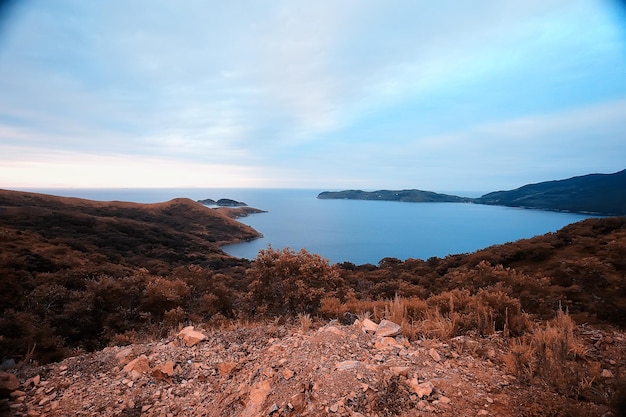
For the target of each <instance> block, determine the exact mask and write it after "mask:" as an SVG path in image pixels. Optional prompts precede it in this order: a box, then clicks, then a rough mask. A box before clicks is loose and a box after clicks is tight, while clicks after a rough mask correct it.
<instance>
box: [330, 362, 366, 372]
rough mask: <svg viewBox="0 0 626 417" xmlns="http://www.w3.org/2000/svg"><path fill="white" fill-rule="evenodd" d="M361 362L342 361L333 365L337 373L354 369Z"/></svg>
mask: <svg viewBox="0 0 626 417" xmlns="http://www.w3.org/2000/svg"><path fill="white" fill-rule="evenodd" d="M360 363H361V362H359V361H343V362H337V364H336V365H335V368H336V369H337V370H338V371H347V370H348V369H354V368H356V367H357V366H359V364H360Z"/></svg>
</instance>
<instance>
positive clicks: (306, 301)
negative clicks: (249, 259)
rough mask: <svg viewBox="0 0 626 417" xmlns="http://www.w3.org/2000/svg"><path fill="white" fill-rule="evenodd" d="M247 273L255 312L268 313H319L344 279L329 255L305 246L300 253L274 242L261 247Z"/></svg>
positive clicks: (251, 302) (250, 296)
mask: <svg viewBox="0 0 626 417" xmlns="http://www.w3.org/2000/svg"><path fill="white" fill-rule="evenodd" d="M247 274H248V277H249V278H250V280H251V284H250V293H249V297H248V300H249V303H250V309H251V312H256V313H261V314H263V313H265V314H268V315H280V314H297V313H315V312H317V310H318V309H319V307H320V302H321V299H322V298H323V297H327V296H332V295H334V294H335V293H336V290H337V288H338V287H339V286H340V282H341V278H340V277H339V273H338V271H337V270H336V269H335V268H334V267H333V266H331V265H330V264H329V261H328V260H327V259H324V258H322V257H321V256H319V255H317V254H311V253H309V252H308V251H306V250H305V249H302V250H300V251H299V252H297V253H296V252H294V251H293V250H291V249H289V248H284V249H282V250H274V249H272V247H271V246H270V247H268V248H267V249H265V250H260V251H259V254H258V256H257V258H256V259H255V260H254V262H253V263H252V267H251V268H250V269H249V270H248V272H247Z"/></svg>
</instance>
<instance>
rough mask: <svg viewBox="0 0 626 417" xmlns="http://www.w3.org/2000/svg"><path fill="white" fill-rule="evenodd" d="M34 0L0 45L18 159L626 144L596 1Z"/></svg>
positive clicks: (392, 163) (264, 172) (307, 161)
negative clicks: (588, 139)
mask: <svg viewBox="0 0 626 417" xmlns="http://www.w3.org/2000/svg"><path fill="white" fill-rule="evenodd" d="M25 4H26V5H24V6H21V7H16V10H15V13H14V14H13V15H14V16H15V18H14V20H13V22H12V24H11V27H10V29H11V30H10V31H8V32H7V33H8V35H7V37H6V38H5V39H4V42H3V43H2V45H0V91H3V95H2V97H0V149H4V150H6V152H8V153H5V154H4V155H7V156H5V157H4V158H5V160H7V161H13V163H18V162H20V163H21V162H23V163H27V162H29V158H30V156H29V155H31V154H32V153H33V152H35V151H36V150H41V151H43V152H46V153H49V154H50V155H53V156H54V157H53V158H51V159H50V160H49V161H48V164H49V165H47V166H48V167H51V166H52V165H50V164H52V163H53V162H54V161H57V160H58V161H65V162H67V163H69V161H70V160H71V159H72V158H73V157H71V156H69V155H74V156H76V157H77V158H96V159H95V161H96V162H95V163H96V165H97V166H102V167H104V165H103V164H104V161H106V160H108V159H106V158H112V159H110V161H112V162H113V161H126V162H128V163H131V161H134V160H136V161H148V160H149V161H153V162H156V161H164V162H163V163H164V164H165V165H166V166H172V164H178V163H181V164H182V161H187V162H188V163H189V164H190V166H194V167H200V166H205V165H206V166H208V167H214V166H218V165H219V166H221V165H225V166H228V167H231V168H229V170H230V171H229V172H240V173H241V175H242V176H243V177H245V176H246V175H248V174H247V173H249V172H254V173H255V174H254V175H248V177H246V178H249V179H250V181H251V183H254V184H258V182H255V179H254V177H255V176H259V177H260V178H263V179H262V180H261V181H262V182H264V183H265V182H266V181H271V179H272V178H273V180H274V181H276V184H281V185H284V184H287V183H289V184H293V186H297V184H300V183H302V184H312V185H314V184H315V182H316V181H317V183H329V182H333V181H335V182H337V183H341V182H344V183H350V184H361V185H363V184H365V185H368V184H374V183H378V184H382V183H385V184H387V185H390V186H392V185H393V184H394V183H396V184H399V183H403V184H408V183H413V184H415V183H418V182H421V181H422V180H423V179H424V178H428V179H429V181H430V183H431V184H433V185H437V184H443V183H444V180H441V179H442V178H444V177H446V178H449V179H448V180H446V181H447V182H448V183H449V182H450V181H451V179H452V178H453V177H454V175H455V172H457V173H458V172H463V171H465V172H467V171H468V170H469V169H470V167H471V169H472V170H473V171H476V177H477V178H478V176H482V177H484V176H485V175H487V174H485V173H484V172H483V171H485V172H486V171H487V170H488V169H502V170H509V171H512V172H513V173H512V174H511V175H512V176H514V177H515V178H518V177H519V176H521V175H522V173H521V171H523V170H526V171H531V174H532V173H539V172H541V170H540V169H534V168H533V169H529V168H528V166H533V167H536V166H539V167H541V166H546V165H549V164H551V163H553V162H552V161H553V160H554V157H553V155H552V152H553V151H557V150H558V147H557V146H552V145H550V144H552V143H559V144H563V143H564V142H566V141H567V140H568V138H569V139H570V146H567V147H566V148H567V150H568V151H570V153H571V154H572V156H571V157H568V158H566V159H567V161H568V162H569V163H573V162H574V161H575V162H576V163H577V164H578V163H580V161H579V160H580V159H581V157H580V156H577V157H576V155H575V154H576V152H577V149H580V150H581V151H580V152H579V154H578V155H583V154H584V155H591V156H593V160H594V161H595V160H599V159H600V151H593V152H591V153H589V152H588V147H589V146H588V145H587V144H586V143H585V140H584V138H583V132H586V133H585V134H586V135H588V136H589V135H591V136H593V135H596V136H594V137H598V135H600V136H601V138H602V139H601V140H596V142H595V143H596V144H597V145H598V146H599V148H610V147H613V149H617V151H618V152H621V151H622V148H621V146H619V145H616V144H615V141H614V140H613V139H611V138H612V136H611V135H617V129H618V128H621V127H622V124H620V123H618V122H616V119H617V118H618V116H617V115H616V114H615V113H614V111H621V107H619V106H617V105H616V104H615V103H618V102H620V100H623V99H624V97H626V79H625V78H624V77H623V74H622V72H623V68H624V67H626V53H623V51H624V50H626V48H625V47H624V45H625V42H624V36H623V31H621V29H620V27H619V25H616V24H615V17H614V16H613V15H611V11H610V9H609V8H608V7H606V8H605V7H604V6H599V5H598V3H597V2H593V1H590V0H574V1H564V0H544V1H539V0H531V1H524V2H521V1H506V2H499V1H495V0H484V1H481V2H474V3H459V2H444V3H432V2H427V1H408V0H407V1H400V0H393V1H391V2H377V1H368V2H360V1H356V0H349V1H342V2H330V1H321V2H298V1H287V0H282V1H271V2H270V1H264V0H251V1H249V2H245V3H241V2H204V1H200V0H187V1H185V2H184V3H181V4H179V3H172V2H167V1H164V0H153V1H147V0H140V1H134V2H130V3H129V2H120V1H109V2H100V3H90V2H81V1H78V0H51V1H49V2H45V3H25ZM603 103H604V104H603ZM603 106H604V107H603ZM615 106H617V107H615ZM583 108H584V109H588V110H589V111H590V113H591V114H592V115H593V116H589V115H587V114H586V113H584V112H583V111H578V110H576V109H583ZM616 108H619V109H618V110H614V109H616ZM577 112H578V113H577ZM602 112H605V113H606V114H605V117H606V120H605V121H606V123H604V124H603V123H601V122H600V121H599V120H600V118H601V115H602ZM559 115H562V116H559ZM567 115H570V116H567ZM571 115H575V116H571ZM559 117H563V118H564V119H563V122H562V124H561V125H558V123H557V120H560V119H559ZM585 117H595V119H594V120H589V121H588V123H587V124H586V125H585V126H587V128H580V129H578V130H577V129H572V128H570V127H569V125H568V124H569V123H572V124H573V125H576V126H581V125H580V124H581V123H582V121H583V120H585ZM594 126H597V127H594ZM611 126H613V127H611ZM611 129H613V130H611ZM598 132H600V133H598ZM516 135H518V136H516ZM572 141H574V142H576V146H571V143H572ZM539 142H543V143H547V144H548V145H546V146H543V149H544V151H545V152H544V155H541V153H540V152H538V151H537V149H540V148H541V147H540V146H539V145H538V144H539ZM603 144H604V145H603ZM477 150H482V152H478V151H477ZM462 151H463V152H465V155H471V156H472V157H473V158H475V159H474V160H473V161H472V163H470V162H469V161H468V159H469V158H465V160H463V158H462V156H463V155H462V154H463V152H462ZM63 152H67V154H63ZM60 155H65V156H63V157H61V156H60ZM100 156H101V157H103V158H105V159H102V160H99V159H98V158H99V157H100ZM116 158H119V159H116ZM98 161H99V162H98ZM168 161H169V162H168ZM138 163H139V164H141V162H138ZM416 164H417V166H416ZM594 164H596V162H594V163H593V164H587V165H585V166H591V165H593V166H595V165H594ZM526 165H528V166H526ZM23 166H26V165H23ZM243 166H248V167H250V170H245V169H243V168H234V167H243ZM479 166H482V168H478V167H479ZM59 167H61V165H60V162H59ZM60 169H61V168H60ZM103 169H104V168H103ZM198 169H200V168H198ZM427 169H429V170H431V172H433V173H434V172H437V173H438V174H437V175H435V174H432V175H430V176H429V175H428V174H427ZM567 169H568V170H569V171H571V170H572V169H573V168H572V166H571V165H570V166H569V167H568V168H567ZM27 171H28V170H24V169H22V170H21V171H20V172H21V173H22V174H24V175H26V174H25V173H27ZM478 171H480V173H479V172H478ZM569 171H568V172H569ZM5 172H6V171H5ZM444 172H445V174H444ZM561 172H563V171H561ZM22 174H20V175H22ZM503 175H506V174H503ZM555 175H558V172H556V171H555ZM456 176H457V178H458V176H459V175H456ZM463 176H464V175H463ZM435 177H437V178H439V179H440V180H437V179H435ZM464 177H466V176H464ZM13 178H17V177H16V176H13ZM64 178H69V177H64ZM207 178H212V177H207ZM179 179H180V180H181V181H183V178H182V177H179ZM286 179H288V180H286ZM94 181H96V180H94ZM99 181H100V180H99V179H97V181H96V182H99ZM219 181H220V182H221V180H219ZM237 183H239V182H237Z"/></svg>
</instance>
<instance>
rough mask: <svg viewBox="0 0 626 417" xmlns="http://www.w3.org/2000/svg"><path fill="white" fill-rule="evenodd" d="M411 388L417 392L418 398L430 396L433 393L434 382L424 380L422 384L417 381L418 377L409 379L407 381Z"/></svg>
mask: <svg viewBox="0 0 626 417" xmlns="http://www.w3.org/2000/svg"><path fill="white" fill-rule="evenodd" d="M407 383H408V385H409V388H410V389H411V390H412V391H413V392H414V393H415V394H417V396H418V398H423V397H428V396H429V395H430V394H432V392H433V389H434V386H433V384H432V382H422V383H421V384H420V383H419V382H418V381H417V378H413V379H409V380H408V381H407Z"/></svg>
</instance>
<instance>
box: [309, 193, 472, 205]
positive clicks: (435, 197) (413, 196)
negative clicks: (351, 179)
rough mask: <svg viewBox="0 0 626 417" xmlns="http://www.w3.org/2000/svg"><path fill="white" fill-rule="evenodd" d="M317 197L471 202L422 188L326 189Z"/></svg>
mask: <svg viewBox="0 0 626 417" xmlns="http://www.w3.org/2000/svg"><path fill="white" fill-rule="evenodd" d="M317 198H319V199H322V200H330V199H341V200H372V201H403V202H410V203H469V202H471V201H472V199H471V198H466V197H458V196H456V195H449V194H439V193H435V192H432V191H422V190H399V191H393V190H378V191H361V190H346V191H324V192H322V193H320V194H319V195H318V196H317Z"/></svg>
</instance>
